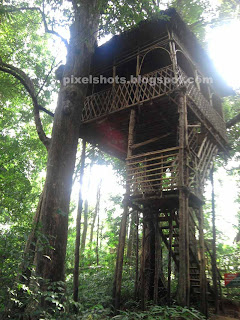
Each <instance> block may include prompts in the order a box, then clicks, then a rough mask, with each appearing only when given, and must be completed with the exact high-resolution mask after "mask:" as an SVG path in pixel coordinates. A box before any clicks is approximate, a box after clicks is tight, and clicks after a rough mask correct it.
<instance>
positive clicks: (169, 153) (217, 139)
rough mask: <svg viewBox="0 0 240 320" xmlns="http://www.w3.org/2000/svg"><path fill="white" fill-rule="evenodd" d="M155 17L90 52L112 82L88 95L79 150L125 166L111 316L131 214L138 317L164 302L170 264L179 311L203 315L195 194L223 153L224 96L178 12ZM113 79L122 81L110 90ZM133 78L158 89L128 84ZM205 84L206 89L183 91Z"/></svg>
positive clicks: (206, 286) (205, 287)
mask: <svg viewBox="0 0 240 320" xmlns="http://www.w3.org/2000/svg"><path fill="white" fill-rule="evenodd" d="M164 15H167V16H168V17H169V19H167V20H166V19H165V20H158V21H157V22H156V21H146V22H143V23H142V25H140V26H139V28H138V29H134V30H132V31H131V30H130V31H129V32H127V33H125V34H123V35H120V36H117V37H114V38H113V39H112V40H110V41H109V42H108V43H107V44H105V45H103V46H101V47H99V49H98V50H96V54H95V56H94V58H93V66H92V73H93V75H94V76H100V75H102V76H104V77H107V76H108V77H109V76H112V77H113V79H114V80H113V82H112V83H111V84H109V83H105V84H104V85H102V86H100V85H99V84H97V85H94V84H93V85H91V86H89V95H88V97H87V98H86V100H85V104H84V109H83V114H82V125H81V130H80V132H81V137H83V138H84V139H86V140H87V141H89V142H92V143H94V144H97V145H98V146H99V148H102V149H103V150H105V151H107V152H109V153H111V154H113V155H114V156H116V157H118V158H120V159H123V160H124V161H126V170H127V181H126V194H125V197H124V212H123V216H122V222H121V228H120V237H119V246H118V252H117V262H116V271H115V282H114V290H113V295H114V305H115V308H116V309H119V307H120V294H121V281H122V269H123V258H124V246H125V238H126V223H127V217H128V214H129V211H128V208H129V207H132V208H133V209H134V210H135V209H136V208H137V211H138V212H141V215H142V218H143V226H142V228H143V231H142V234H143V235H142V256H141V259H140V271H138V260H137V274H136V292H137V289H139V288H141V290H140V291H141V295H140V299H141V303H142V307H143V308H144V307H145V302H146V301H147V300H154V301H155V302H156V303H158V302H159V301H160V298H161V295H162V292H163V291H164V290H163V289H164V288H165V289H166V290H165V293H166V295H167V300H168V302H169V303H170V302H171V279H172V272H173V271H172V270H173V266H172V262H174V264H175V270H176V272H177V274H178V297H177V299H178V302H179V304H181V305H183V306H185V305H188V306H189V305H190V304H191V303H192V302H194V300H195V301H199V300H200V301H201V309H202V311H203V312H204V313H206V312H207V295H208V292H209V290H210V291H211V290H212V289H211V286H210V283H209V282H208V280H207V279H206V272H205V254H206V251H209V252H210V254H211V250H209V248H208V247H207V246H206V241H205V240H204V234H203V211H202V205H203V203H204V202H203V188H204V183H205V180H206V179H207V178H208V175H209V171H210V170H211V167H212V163H213V159H214V157H215V156H216V155H217V153H218V152H225V151H226V149H227V139H226V127H225V122H224V119H223V115H222V107H221V98H220V96H224V95H230V94H232V92H231V90H230V89H229V88H228V87H227V86H226V85H225V83H223V82H222V81H221V80H219V77H218V76H216V74H215V70H214V68H213V66H212V64H211V62H210V60H209V58H208V57H207V55H206V54H205V52H204V51H203V50H202V49H201V47H200V45H199V44H198V42H197V40H196V38H195V37H194V35H193V34H192V33H191V32H190V31H189V30H188V29H187V26H186V25H185V24H184V22H183V21H182V20H181V18H180V17H179V15H178V14H177V12H176V11H175V10H174V9H171V10H168V11H165V12H164ZM135 39H137V40H135ZM132 42H134V43H133V44H132ZM116 75H119V76H125V79H127V81H125V82H124V83H117V82H116ZM132 75H133V76H135V77H137V78H138V79H140V78H141V80H142V79H143V78H147V79H152V80H153V79H155V80H156V79H162V81H156V82H155V83H150V82H149V81H148V82H145V81H137V82H136V81H135V82H134V81H130V80H131V79H132V78H131V76H132ZM206 76H208V77H212V78H213V83H207V84H206V83H199V82H194V81H189V79H190V78H194V79H196V78H197V77H201V79H204V78H206ZM173 80H174V81H173ZM160 242H162V243H164V245H165V246H166V248H167V250H168V277H167V281H164V279H163V278H162V275H161V272H160V269H161V254H160V251H161V250H160ZM137 259H138V254H137ZM214 277H216V274H214ZM214 284H215V285H216V279H215V278H214ZM215 291H216V289H215ZM211 293H214V292H213V291H211ZM136 295H137V294H136Z"/></svg>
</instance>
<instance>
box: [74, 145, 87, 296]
mask: <svg viewBox="0 0 240 320" xmlns="http://www.w3.org/2000/svg"><path fill="white" fill-rule="evenodd" d="M85 156H86V141H85V140H83V142H82V155H81V164H80V178H79V196H78V210H77V221H76V242H75V261H74V272H73V300H74V301H76V302H77V301H78V285H79V284H78V282H79V248H80V234H81V217H82V207H83V199H82V184H83V175H84V166H85Z"/></svg>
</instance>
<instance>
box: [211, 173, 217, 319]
mask: <svg viewBox="0 0 240 320" xmlns="http://www.w3.org/2000/svg"><path fill="white" fill-rule="evenodd" d="M213 171H214V168H212V170H211V172H210V180H211V185H212V233H213V241H212V279H213V290H214V304H215V313H219V302H218V281H217V262H216V260H217V252H216V221H215V220H216V215H215V194H214V180H213Z"/></svg>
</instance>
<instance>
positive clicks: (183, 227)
mask: <svg viewBox="0 0 240 320" xmlns="http://www.w3.org/2000/svg"><path fill="white" fill-rule="evenodd" d="M178 107H179V168H178V170H179V286H178V287H179V291H178V302H179V304H180V305H182V306H188V304H189V287H190V285H189V284H190V276H189V239H188V238H189V234H188V230H187V228H188V190H187V186H188V175H187V150H186V147H187V104H186V93H185V91H184V90H181V91H180V92H179V95H178Z"/></svg>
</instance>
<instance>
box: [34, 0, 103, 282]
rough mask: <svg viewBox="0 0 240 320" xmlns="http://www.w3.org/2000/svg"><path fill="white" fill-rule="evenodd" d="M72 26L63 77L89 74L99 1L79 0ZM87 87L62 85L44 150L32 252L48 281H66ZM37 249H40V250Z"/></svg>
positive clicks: (40, 274)
mask: <svg viewBox="0 0 240 320" xmlns="http://www.w3.org/2000/svg"><path fill="white" fill-rule="evenodd" d="M78 3H79V4H80V7H78V6H77V5H75V22H74V23H73V25H72V27H71V30H70V31H71V38H70V43H69V48H68V55H67V63H66V66H65V70H64V77H71V76H72V75H73V76H74V77H80V76H81V77H83V76H88V75H89V71H90V62H91V57H92V53H93V51H94V46H95V41H96V34H97V27H98V20H99V15H98V12H97V11H98V10H97V1H96V0H90V1H84V0H82V1H79V2H78ZM86 91H87V85H84V84H68V85H67V86H64V85H63V83H61V88H60V92H59V95H58V104H57V108H56V111H55V116H54V123H53V130H52V139H51V144H50V146H49V150H48V163H47V176H46V182H45V187H44V191H43V198H42V204H41V211H40V223H41V226H42V234H43V235H44V236H46V238H47V239H48V244H44V246H43V244H42V242H41V241H40V239H39V240H38V243H37V250H36V253H35V263H36V274H37V275H38V276H41V277H42V278H44V279H50V280H51V281H62V280H64V261H65V254H66V245H67V232H68V213H69V202H70V195H71V187H72V175H73V171H74V165H75V158H76V151H77V144H78V138H79V126H80V119H81V113H82V108H83V103H84V98H85V96H86ZM39 249H41V250H39Z"/></svg>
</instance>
